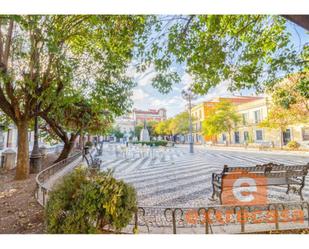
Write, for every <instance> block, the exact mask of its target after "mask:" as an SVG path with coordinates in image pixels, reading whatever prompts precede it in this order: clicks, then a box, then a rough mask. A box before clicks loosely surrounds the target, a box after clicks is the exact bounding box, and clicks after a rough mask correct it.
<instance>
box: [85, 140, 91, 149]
mask: <svg viewBox="0 0 309 249" xmlns="http://www.w3.org/2000/svg"><path fill="white" fill-rule="evenodd" d="M92 145H93V143H92V142H91V141H87V142H86V143H85V147H89V148H91V147H92Z"/></svg>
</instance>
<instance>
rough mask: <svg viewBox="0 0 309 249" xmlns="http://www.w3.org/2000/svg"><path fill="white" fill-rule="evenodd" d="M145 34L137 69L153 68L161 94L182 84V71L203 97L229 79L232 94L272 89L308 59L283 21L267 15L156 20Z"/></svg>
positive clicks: (178, 17) (155, 84)
mask: <svg viewBox="0 0 309 249" xmlns="http://www.w3.org/2000/svg"><path fill="white" fill-rule="evenodd" d="M149 22H153V23H154V24H155V25H153V26H152V27H153V28H152V29H149V33H153V32H154V33H155V35H149V36H148V37H147V36H145V43H144V50H142V51H141V58H142V63H141V66H140V70H145V69H146V68H147V67H149V66H152V67H153V68H154V69H155V71H156V74H155V76H154V77H153V79H152V84H153V85H154V86H155V87H157V88H159V90H160V91H161V92H163V93H166V92H168V91H170V90H171V89H172V86H173V83H175V82H180V81H181V74H182V73H183V70H179V66H182V67H183V68H184V69H185V72H186V73H187V74H189V75H190V76H191V77H192V85H193V90H194V91H195V92H196V93H200V94H206V93H207V92H208V91H209V89H210V88H212V87H215V86H217V85H218V84H220V83H222V82H224V81H227V82H228V84H229V89H230V90H235V89H237V90H239V89H244V88H252V87H253V88H256V89H257V90H263V88H264V86H265V85H267V86H270V85H273V84H274V82H275V81H276V80H277V79H278V78H284V77H285V76H286V75H287V74H289V73H291V72H294V71H295V70H302V69H303V68H304V67H305V65H306V64H307V63H308V60H306V59H304V58H303V57H302V51H303V50H305V48H308V43H306V44H304V47H302V48H301V49H298V48H296V47H295V46H294V45H293V42H292V36H291V34H290V33H289V31H288V30H287V24H286V19H285V18H283V17H281V16H275V15H272V16H267V15H189V16H187V15H181V16H157V17H155V18H153V19H149Z"/></svg>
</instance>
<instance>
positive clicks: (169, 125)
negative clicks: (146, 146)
mask: <svg viewBox="0 0 309 249" xmlns="http://www.w3.org/2000/svg"><path fill="white" fill-rule="evenodd" d="M154 129H155V132H156V134H157V135H163V136H166V135H177V134H187V133H188V132H189V113H188V112H182V113H179V114H177V115H176V116H175V117H173V118H169V119H167V120H164V121H161V122H159V123H157V124H155V128H154Z"/></svg>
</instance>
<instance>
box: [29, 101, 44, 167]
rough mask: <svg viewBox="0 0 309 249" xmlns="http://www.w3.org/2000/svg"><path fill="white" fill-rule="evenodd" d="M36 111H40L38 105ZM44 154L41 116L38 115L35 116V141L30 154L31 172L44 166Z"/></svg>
mask: <svg viewBox="0 0 309 249" xmlns="http://www.w3.org/2000/svg"><path fill="white" fill-rule="evenodd" d="M36 113H38V106H36ZM41 159H42V154H41V152H40V149H39V117H38V116H37V115H36V116H35V118H34V141H33V148H32V152H31V155H30V172H31V173H37V172H39V171H41V167H42V160H41Z"/></svg>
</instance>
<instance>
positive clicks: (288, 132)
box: [282, 129, 291, 145]
mask: <svg viewBox="0 0 309 249" xmlns="http://www.w3.org/2000/svg"><path fill="white" fill-rule="evenodd" d="M282 135H283V145H287V144H288V142H290V141H291V129H286V130H285V131H283V132H282Z"/></svg>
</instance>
